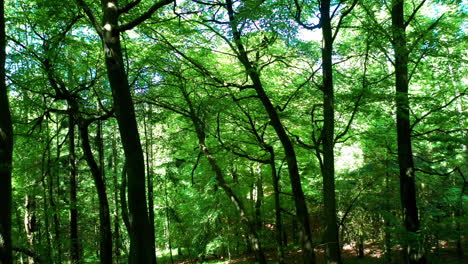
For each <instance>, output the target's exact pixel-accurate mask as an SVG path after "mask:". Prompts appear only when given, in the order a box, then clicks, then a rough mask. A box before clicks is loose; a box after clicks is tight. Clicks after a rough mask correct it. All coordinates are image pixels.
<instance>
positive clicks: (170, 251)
mask: <svg viewBox="0 0 468 264" xmlns="http://www.w3.org/2000/svg"><path fill="white" fill-rule="evenodd" d="M164 203H165V207H166V208H165V209H166V210H164V211H165V213H166V230H167V245H168V246H169V257H170V258H171V264H174V258H173V256H172V239H171V219H170V217H169V199H168V197H167V179H166V178H164Z"/></svg>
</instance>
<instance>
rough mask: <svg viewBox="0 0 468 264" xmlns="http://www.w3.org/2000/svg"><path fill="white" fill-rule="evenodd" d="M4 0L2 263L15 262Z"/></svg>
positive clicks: (0, 52) (0, 27)
mask: <svg viewBox="0 0 468 264" xmlns="http://www.w3.org/2000/svg"><path fill="white" fill-rule="evenodd" d="M5 47H6V37H5V16H4V1H3V0H1V2H0V201H1V202H0V216H1V217H0V263H2V264H11V263H13V257H12V245H11V221H12V220H11V193H12V191H11V166H12V155H13V126H12V123H11V116H10V107H9V103H8V94H7V87H6V83H5V60H6V53H5Z"/></svg>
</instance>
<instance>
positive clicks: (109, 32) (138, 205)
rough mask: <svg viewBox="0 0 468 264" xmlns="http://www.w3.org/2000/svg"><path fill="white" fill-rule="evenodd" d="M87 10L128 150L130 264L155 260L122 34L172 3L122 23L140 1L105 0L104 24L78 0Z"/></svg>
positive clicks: (163, 2)
mask: <svg viewBox="0 0 468 264" xmlns="http://www.w3.org/2000/svg"><path fill="white" fill-rule="evenodd" d="M77 2H78V4H79V5H80V6H81V7H82V8H83V9H84V11H85V13H86V15H87V16H88V18H89V20H90V21H91V23H92V26H93V27H94V29H95V30H96V32H97V34H98V35H99V37H100V38H101V40H102V46H103V54H104V57H105V64H106V68H107V75H108V79H109V83H110V86H111V89H112V95H113V104H114V110H115V114H116V117H117V123H118V125H119V132H120V138H121V141H122V145H123V148H124V152H125V158H126V168H127V173H128V178H127V179H128V200H129V213H130V219H131V221H132V223H131V226H132V229H131V234H130V237H131V246H130V256H129V263H155V262H156V257H155V252H154V251H152V249H153V248H154V246H153V244H154V241H151V240H150V238H151V236H147V235H146V233H147V232H150V231H151V228H150V224H149V220H148V211H147V205H146V196H145V193H146V188H145V162H144V158H143V150H142V147H141V142H140V136H139V134H138V127H137V122H136V118H135V108H134V105H133V102H132V96H131V92H130V85H129V83H128V76H127V73H126V70H125V64H124V60H123V54H122V47H121V44H120V34H121V33H122V32H124V31H126V30H130V29H132V28H134V27H136V26H138V24H140V23H142V22H143V21H145V20H146V19H147V18H149V17H151V15H153V13H154V12H156V11H157V10H158V9H160V8H162V7H164V6H165V5H167V4H170V3H172V2H173V0H161V1H158V2H156V3H155V4H153V5H152V6H151V7H150V8H149V9H148V10H147V11H146V12H144V13H143V14H141V15H140V16H138V17H137V18H135V19H133V20H132V21H130V22H128V23H125V24H122V25H119V18H120V16H121V15H124V14H126V13H128V12H129V11H131V10H132V9H133V8H135V6H137V5H138V4H139V3H140V2H141V1H138V0H137V1H133V2H130V3H128V4H127V5H125V6H123V7H119V5H118V1H117V0H106V1H103V2H102V6H101V8H102V10H101V11H102V26H101V24H100V23H99V22H98V20H97V19H96V17H95V15H94V13H93V12H92V11H91V9H90V8H89V7H88V5H87V4H86V3H85V1H84V0H77Z"/></svg>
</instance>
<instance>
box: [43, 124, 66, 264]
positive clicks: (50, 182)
mask: <svg viewBox="0 0 468 264" xmlns="http://www.w3.org/2000/svg"><path fill="white" fill-rule="evenodd" d="M46 133H47V134H49V133H50V131H49V129H46ZM57 133H58V132H57ZM51 143H52V140H50V141H48V144H47V168H46V176H47V192H48V198H49V206H50V209H51V211H52V221H53V230H54V235H55V237H54V239H53V241H52V242H53V243H52V244H53V245H54V248H55V249H56V250H55V254H53V256H54V257H55V259H54V260H56V261H57V263H58V264H60V263H62V245H61V235H60V228H59V227H60V226H59V225H60V222H59V217H58V212H57V211H58V209H57V205H56V204H55V197H54V186H55V183H54V182H55V181H54V175H53V171H52V168H53V166H58V159H57V160H56V161H55V164H53V163H52V159H51V150H50V148H51V146H50V145H51ZM52 252H54V251H52Z"/></svg>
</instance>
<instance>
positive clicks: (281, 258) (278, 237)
mask: <svg viewBox="0 0 468 264" xmlns="http://www.w3.org/2000/svg"><path fill="white" fill-rule="evenodd" d="M268 152H269V153H270V167H271V178H272V182H273V195H274V198H275V225H276V243H277V244H278V248H277V250H278V257H279V264H284V245H283V238H282V234H283V223H282V220H281V203H280V188H279V180H280V177H279V175H278V174H277V173H276V164H275V151H274V149H273V147H271V146H268Z"/></svg>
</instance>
